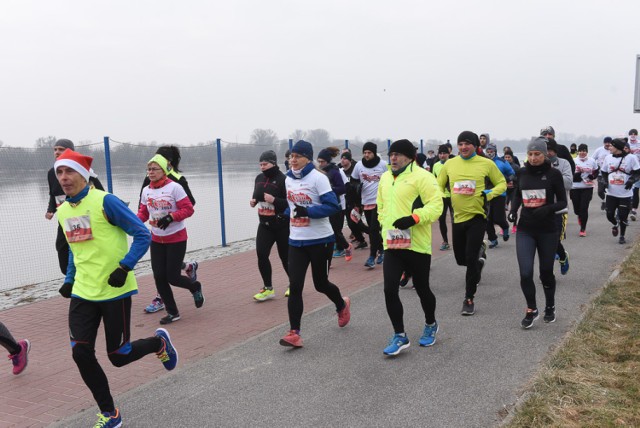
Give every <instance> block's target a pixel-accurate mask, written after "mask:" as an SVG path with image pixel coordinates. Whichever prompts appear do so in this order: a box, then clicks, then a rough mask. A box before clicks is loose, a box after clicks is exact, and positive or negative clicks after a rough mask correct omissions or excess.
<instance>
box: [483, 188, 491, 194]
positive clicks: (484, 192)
mask: <svg viewBox="0 0 640 428" xmlns="http://www.w3.org/2000/svg"><path fill="white" fill-rule="evenodd" d="M491 192H493V189H484V190H483V191H482V193H483V194H484V195H488V194H489V193H491Z"/></svg>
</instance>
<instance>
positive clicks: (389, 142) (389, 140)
mask: <svg viewBox="0 0 640 428" xmlns="http://www.w3.org/2000/svg"><path fill="white" fill-rule="evenodd" d="M390 148H391V139H387V159H389V162H391V156H390V153H389V149H390Z"/></svg>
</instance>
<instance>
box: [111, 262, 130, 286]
mask: <svg viewBox="0 0 640 428" xmlns="http://www.w3.org/2000/svg"><path fill="white" fill-rule="evenodd" d="M130 270H131V269H128V268H126V267H124V266H122V265H120V266H118V267H117V269H116V270H114V271H113V272H111V275H109V281H107V282H108V283H109V285H110V286H112V287H116V288H120V287H122V286H123V285H124V283H125V282H126V280H127V275H128V274H129V271H130Z"/></svg>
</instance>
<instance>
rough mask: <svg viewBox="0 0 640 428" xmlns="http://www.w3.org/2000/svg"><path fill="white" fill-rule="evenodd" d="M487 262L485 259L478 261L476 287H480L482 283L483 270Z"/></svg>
mask: <svg viewBox="0 0 640 428" xmlns="http://www.w3.org/2000/svg"><path fill="white" fill-rule="evenodd" d="M486 262H487V260H486V259H485V258H480V259H478V283H477V284H476V286H478V285H480V281H482V270H483V269H484V265H485V263H486Z"/></svg>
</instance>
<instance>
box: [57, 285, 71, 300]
mask: <svg viewBox="0 0 640 428" xmlns="http://www.w3.org/2000/svg"><path fill="white" fill-rule="evenodd" d="M72 290H73V284H71V283H70V282H65V283H64V284H62V287H60V289H59V290H58V293H60V295H61V296H62V297H64V298H65V299H68V298H70V297H71V291H72Z"/></svg>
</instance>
